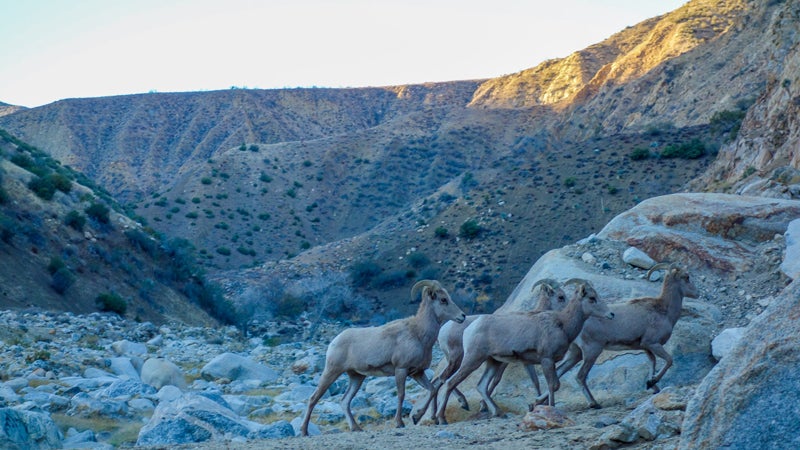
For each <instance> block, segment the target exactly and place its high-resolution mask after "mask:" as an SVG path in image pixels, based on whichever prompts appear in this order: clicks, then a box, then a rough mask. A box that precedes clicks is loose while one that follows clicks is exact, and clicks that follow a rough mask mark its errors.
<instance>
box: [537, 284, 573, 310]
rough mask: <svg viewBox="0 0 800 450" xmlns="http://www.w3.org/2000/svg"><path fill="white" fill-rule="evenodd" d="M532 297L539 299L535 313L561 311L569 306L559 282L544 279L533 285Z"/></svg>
mask: <svg viewBox="0 0 800 450" xmlns="http://www.w3.org/2000/svg"><path fill="white" fill-rule="evenodd" d="M531 297H533V298H534V299H538V300H537V301H536V306H535V307H534V311H547V310H554V311H560V310H562V309H564V306H566V305H567V295H566V294H565V293H564V290H563V289H561V285H560V284H559V283H558V281H556V280H554V279H552V278H543V279H541V280H539V281H537V282H536V283H534V284H533V287H532V288H531Z"/></svg>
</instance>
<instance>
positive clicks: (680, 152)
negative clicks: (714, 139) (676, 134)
mask: <svg viewBox="0 0 800 450" xmlns="http://www.w3.org/2000/svg"><path fill="white" fill-rule="evenodd" d="M705 153H706V146H705V144H703V142H701V141H700V140H699V139H692V140H691V141H689V142H684V143H682V144H678V145H668V146H666V148H664V150H663V151H662V152H661V157H662V158H682V159H697V158H700V157H702V156H703V155H705Z"/></svg>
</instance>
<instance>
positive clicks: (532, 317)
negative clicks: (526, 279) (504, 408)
mask: <svg viewBox="0 0 800 450" xmlns="http://www.w3.org/2000/svg"><path fill="white" fill-rule="evenodd" d="M570 282H576V283H577V284H578V287H577V289H576V290H575V294H574V295H573V297H572V299H570V301H569V303H568V304H567V306H566V307H564V309H563V310H561V311H543V312H539V313H530V312H528V313H508V314H487V315H485V316H481V317H479V318H478V319H477V320H475V322H473V323H472V325H470V326H469V327H467V329H466V330H465V331H464V358H463V361H462V362H461V367H459V369H458V371H457V372H456V373H455V374H454V375H453V376H452V377H450V378H449V379H448V380H447V389H446V391H445V395H444V399H443V401H442V405H441V407H440V408H439V409H438V411H437V412H436V416H437V419H438V423H440V424H446V423H447V420H446V418H445V411H447V400H448V398H449V397H450V393H451V392H452V391H453V390H454V389H455V388H456V387H457V386H458V385H459V383H461V382H462V381H464V380H465V379H466V378H467V377H468V376H469V375H470V374H471V373H472V372H474V371H475V370H476V369H477V368H478V367H480V365H481V364H483V363H484V362H486V371H484V373H483V376H482V377H481V379H480V381H479V382H478V386H477V389H478V392H479V393H480V394H481V397H483V401H484V402H485V403H486V406H487V408H488V409H489V412H490V413H491V414H492V415H493V416H500V415H501V412H500V409H499V407H498V406H497V404H496V403H495V402H494V400H492V398H491V397H490V396H489V392H488V385H489V382H490V381H491V380H492V378H493V377H494V375H495V373H496V372H497V371H498V369H499V368H500V366H501V365H502V364H503V363H510V362H522V363H523V364H525V365H531V364H539V365H541V366H542V372H543V373H544V377H545V380H546V381H547V388H548V391H549V400H550V405H555V391H556V390H557V389H558V387H559V384H558V377H557V376H556V366H555V363H556V361H558V360H560V359H561V358H562V357H563V356H564V354H565V353H566V352H567V349H568V348H569V345H570V343H571V342H572V341H573V340H574V339H575V337H577V336H578V333H579V332H580V331H581V327H583V323H584V321H586V318H587V317H589V316H590V315H594V316H598V317H607V318H609V319H611V318H613V317H614V314H613V313H611V312H610V311H609V310H608V307H607V306H606V305H605V303H603V302H602V301H601V300H600V299H598V296H597V292H596V291H595V290H594V288H592V286H591V285H590V284H589V282H588V281H584V280H569V281H568V282H567V283H570Z"/></svg>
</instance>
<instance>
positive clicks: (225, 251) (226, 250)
mask: <svg viewBox="0 0 800 450" xmlns="http://www.w3.org/2000/svg"><path fill="white" fill-rule="evenodd" d="M217 253H219V254H220V255H222V256H230V254H231V249H229V248H228V247H217Z"/></svg>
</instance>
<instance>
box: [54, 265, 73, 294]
mask: <svg viewBox="0 0 800 450" xmlns="http://www.w3.org/2000/svg"><path fill="white" fill-rule="evenodd" d="M74 283H75V275H73V274H72V272H71V271H70V270H69V269H68V268H66V267H62V268H60V269H58V270H56V271H55V273H53V277H52V279H51V280H50V286H51V287H52V288H53V289H54V290H55V291H56V292H58V293H59V294H63V293H64V292H66V291H67V289H69V287H70V286H72V285H73V284H74Z"/></svg>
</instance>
